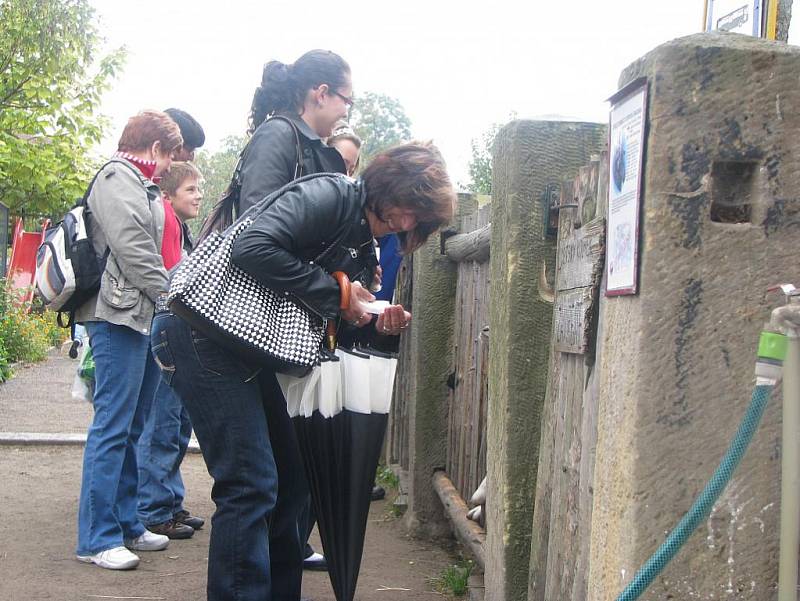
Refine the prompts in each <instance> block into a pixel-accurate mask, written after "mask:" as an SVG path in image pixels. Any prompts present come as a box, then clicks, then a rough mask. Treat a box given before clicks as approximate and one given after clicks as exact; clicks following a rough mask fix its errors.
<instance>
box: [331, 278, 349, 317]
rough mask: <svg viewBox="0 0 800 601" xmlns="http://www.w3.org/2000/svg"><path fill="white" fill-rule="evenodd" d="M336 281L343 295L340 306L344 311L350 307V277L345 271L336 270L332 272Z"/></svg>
mask: <svg viewBox="0 0 800 601" xmlns="http://www.w3.org/2000/svg"><path fill="white" fill-rule="evenodd" d="M331 275H332V276H333V278H334V279H335V280H336V283H338V284H339V292H340V294H341V297H340V299H339V308H340V309H341V310H342V311H344V310H346V309H347V308H348V307H350V278H348V277H347V274H346V273H345V272H344V271H334V272H333V273H332V274H331Z"/></svg>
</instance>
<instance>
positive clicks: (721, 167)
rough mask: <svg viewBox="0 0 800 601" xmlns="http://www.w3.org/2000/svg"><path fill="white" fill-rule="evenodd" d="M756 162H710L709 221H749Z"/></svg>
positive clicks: (756, 169) (756, 171)
mask: <svg viewBox="0 0 800 601" xmlns="http://www.w3.org/2000/svg"><path fill="white" fill-rule="evenodd" d="M757 173H758V163H754V162H743V161H715V162H714V163H713V164H712V166H711V221H715V222H717V223H750V222H751V215H752V206H753V203H754V201H755V193H756V186H755V183H756V174H757Z"/></svg>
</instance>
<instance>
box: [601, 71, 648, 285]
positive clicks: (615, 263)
mask: <svg viewBox="0 0 800 601" xmlns="http://www.w3.org/2000/svg"><path fill="white" fill-rule="evenodd" d="M609 101H610V102H611V115H610V118H609V141H608V161H609V165H608V179H609V181H608V230H607V233H606V240H607V243H606V270H607V273H606V276H607V278H606V282H607V283H606V296H619V295H623V294H636V292H637V280H638V273H639V213H640V205H641V189H642V162H643V159H644V143H645V124H646V123H647V120H646V116H647V79H645V78H641V79H638V80H636V81H634V82H632V83H631V84H630V85H628V86H626V87H625V88H623V89H622V90H620V91H619V92H617V93H616V94H615V95H614V96H612V97H611V98H610V99H609Z"/></svg>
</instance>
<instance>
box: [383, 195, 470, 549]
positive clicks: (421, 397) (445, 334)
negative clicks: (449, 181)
mask: <svg viewBox="0 0 800 601" xmlns="http://www.w3.org/2000/svg"><path fill="white" fill-rule="evenodd" d="M458 200H459V203H458V210H457V214H456V217H455V219H454V220H453V223H459V221H460V217H461V215H462V214H469V213H472V212H473V211H475V209H476V207H477V200H476V199H475V197H474V196H473V195H470V194H459V198H458ZM441 249H442V246H441V240H440V237H439V236H438V235H436V236H431V238H430V239H429V240H428V242H427V243H426V244H425V246H423V247H422V248H421V249H419V250H418V251H417V252H416V253H414V268H413V307H414V312H413V315H414V317H413V319H414V321H413V325H412V327H411V329H410V332H409V335H410V336H411V339H410V341H409V356H410V358H411V365H410V369H409V373H407V374H399V375H398V377H403V376H404V375H405V377H409V378H411V385H410V386H409V388H408V390H409V393H408V394H409V398H408V399H407V403H408V412H409V418H408V419H409V425H408V444H409V468H408V509H407V510H406V513H405V516H404V522H405V525H406V527H407V528H408V530H409V531H410V532H411V534H413V535H417V536H424V537H436V536H450V535H451V531H450V527H449V525H448V523H447V519H446V517H445V515H444V511H443V508H442V502H441V501H440V500H439V497H438V495H437V494H436V491H435V490H434V488H433V485H432V484H431V478H432V477H433V472H434V471H435V470H436V469H444V467H445V463H446V459H447V409H448V392H449V391H448V388H447V379H448V376H449V375H450V370H451V369H452V355H453V332H454V316H455V298H456V283H457V276H458V265H457V264H456V263H453V262H452V261H450V260H449V259H448V258H447V257H446V256H445V255H444V254H442V251H441Z"/></svg>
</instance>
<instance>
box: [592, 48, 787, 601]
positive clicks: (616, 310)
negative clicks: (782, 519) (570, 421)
mask: <svg viewBox="0 0 800 601" xmlns="http://www.w3.org/2000/svg"><path fill="white" fill-rule="evenodd" d="M798 73H800V48H797V47H791V46H786V45H783V44H777V43H771V42H767V41H763V40H757V39H753V38H749V37H746V36H739V35H735V34H722V33H720V34H700V35H694V36H689V37H686V38H682V39H679V40H675V41H673V42H670V43H668V44H664V45H662V46H659V47H658V48H656V49H655V50H653V51H652V52H651V53H649V54H647V55H646V56H644V57H643V58H641V59H640V60H638V61H636V62H635V63H634V64H632V65H631V66H630V67H628V68H627V69H626V70H625V71H624V72H623V74H622V76H621V78H620V82H619V85H620V87H622V86H624V85H625V84H626V83H628V82H630V81H633V80H634V79H636V78H637V77H640V76H646V77H647V78H648V80H649V85H650V88H649V94H650V96H649V106H648V112H649V133H648V135H647V143H646V144H647V146H646V159H645V165H644V182H643V198H642V216H641V230H642V231H641V246H640V248H641V266H640V279H639V282H640V292H639V294H638V295H637V296H626V297H617V298H611V299H607V301H606V302H605V303H604V304H603V308H602V311H601V315H600V319H601V321H602V323H603V336H602V340H600V344H601V345H603V360H602V364H601V365H600V370H601V374H600V382H601V383H600V387H601V390H600V405H599V408H598V412H599V426H598V429H599V436H598V444H597V455H596V457H597V459H596V460H597V463H596V468H595V486H594V505H593V522H592V540H591V568H590V575H589V598H590V599H593V600H608V599H614V598H615V597H616V595H617V594H618V593H619V592H620V591H621V589H622V588H623V587H624V585H625V584H626V583H627V582H629V580H630V579H631V577H632V576H633V573H634V572H635V571H636V570H637V569H638V568H639V567H640V566H641V564H642V563H643V562H644V561H645V560H646V559H647V558H648V557H649V556H650V554H651V553H652V552H653V551H654V550H655V549H656V548H657V547H658V546H659V544H661V542H662V541H663V540H664V537H665V534H666V532H667V531H669V530H670V529H671V528H672V527H673V526H674V525H675V524H676V523H677V522H678V520H679V519H680V518H681V517H682V515H683V514H684V513H685V512H686V510H687V509H688V508H689V507H690V505H691V503H692V502H693V500H694V498H695V496H696V495H697V493H698V492H699V491H700V490H701V489H702V488H703V486H704V485H705V483H706V481H707V480H708V478H709V477H710V475H711V474H712V473H713V471H714V469H715V468H716V466H717V465H718V462H719V460H720V458H721V457H722V455H723V453H724V451H725V449H726V448H727V445H728V443H729V441H730V439H731V437H732V436H733V433H734V432H735V430H736V427H737V426H738V423H739V420H740V419H741V416H742V414H743V412H744V410H745V408H746V406H747V404H748V402H749V399H750V394H751V391H752V386H753V383H754V378H753V365H754V359H755V351H756V345H757V339H758V333H759V331H760V329H761V327H762V325H763V323H764V321H765V320H766V319H768V317H769V312H770V309H771V307H772V306H773V305H774V303H775V302H776V301H777V299H769V298H768V297H767V295H766V289H767V287H768V286H770V285H772V284H776V283H779V282H784V281H790V282H794V283H798V282H800V260H798V257H797V251H798V247H800V244H798V243H800V151H799V150H800V149H799V147H798V145H800V80H798ZM779 449H780V395H779V393H778V395H777V396H775V397H773V400H772V401H771V404H770V406H768V408H767V410H766V413H765V416H764V419H763V422H762V425H761V427H760V429H759V431H758V432H757V433H756V436H755V438H754V440H753V442H752V444H751V447H750V449H749V450H748V452H747V455H746V456H745V458H744V461H743V462H742V464H741V465H740V467H739V469H738V470H737V472H736V473H735V475H734V477H733V480H732V482H731V484H730V485H729V488H728V490H727V491H726V492H725V493H724V496H723V497H722V498H721V499H720V501H719V503H718V504H717V506H716V507H715V508H714V510H713V511H712V513H711V515H710V517H709V518H708V520H707V521H706V523H705V524H704V525H703V526H702V528H701V529H700V531H699V532H696V533H695V535H694V536H693V537H692V538H691V539H690V541H689V542H688V543H687V544H686V545H685V547H684V548H683V549H682V550H681V551H680V553H679V555H678V556H677V557H676V558H675V559H674V560H673V561H672V563H671V564H670V565H669V566H668V567H667V569H666V570H665V571H664V572H663V574H662V575H661V577H659V578H658V579H657V581H656V582H655V583H654V584H653V586H652V587H651V588H650V589H649V590H648V591H647V592H646V593H645V595H643V596H642V597H641V598H642V599H650V600H655V599H671V598H674V599H728V598H736V599H753V600H758V601H762V600H763V601H767V600H768V599H773V598H774V595H775V592H774V591H775V584H776V580H777V548H778V538H779V531H778V529H779V525H778V515H779V510H780V504H779V488H780V486H779V480H780V453H779Z"/></svg>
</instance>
